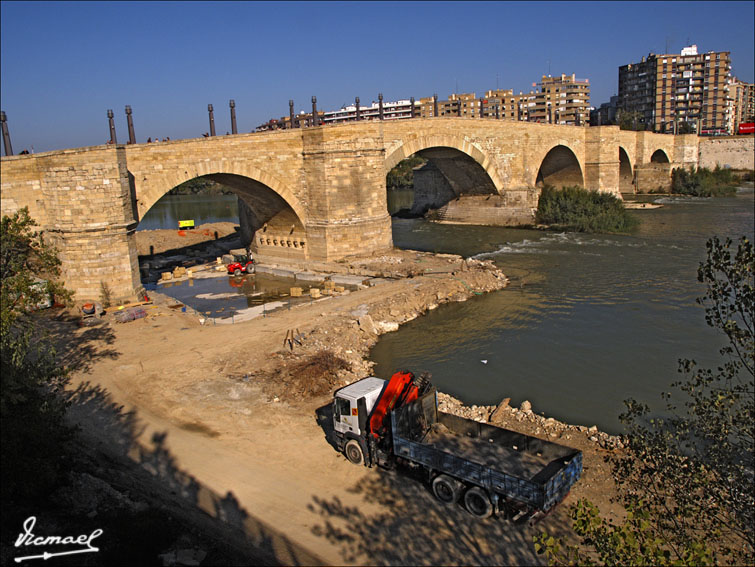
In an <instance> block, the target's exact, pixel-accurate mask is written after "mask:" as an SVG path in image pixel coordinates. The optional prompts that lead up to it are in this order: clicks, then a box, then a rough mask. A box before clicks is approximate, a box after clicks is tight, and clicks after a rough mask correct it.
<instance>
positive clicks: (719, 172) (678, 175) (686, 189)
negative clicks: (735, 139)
mask: <svg viewBox="0 0 755 567" xmlns="http://www.w3.org/2000/svg"><path fill="white" fill-rule="evenodd" d="M737 183H738V180H737V177H736V175H734V172H733V171H732V170H731V169H721V168H720V167H719V166H716V168H715V169H712V170H711V169H708V168H706V167H698V168H697V170H696V171H695V170H691V169H686V168H683V167H678V168H674V169H673V170H672V171H671V192H672V193H679V194H681V195H693V196H695V197H725V196H728V195H733V194H734V193H735V192H736V190H737V189H736V188H737Z"/></svg>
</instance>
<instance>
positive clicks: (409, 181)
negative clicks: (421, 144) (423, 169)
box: [385, 156, 427, 189]
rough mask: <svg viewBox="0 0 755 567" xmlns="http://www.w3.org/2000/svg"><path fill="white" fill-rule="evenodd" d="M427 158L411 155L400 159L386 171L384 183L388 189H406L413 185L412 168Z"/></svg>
mask: <svg viewBox="0 0 755 567" xmlns="http://www.w3.org/2000/svg"><path fill="white" fill-rule="evenodd" d="M426 161H427V160H425V159H423V158H421V157H419V156H412V157H408V158H406V159H404V160H401V161H400V162H399V163H398V165H396V167H394V168H393V169H391V170H390V171H389V172H388V175H387V176H386V179H385V185H386V186H387V187H388V188H389V189H407V188H410V187H414V168H415V167H417V166H418V165H422V164H423V163H425V162H426Z"/></svg>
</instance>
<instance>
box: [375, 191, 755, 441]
mask: <svg viewBox="0 0 755 567" xmlns="http://www.w3.org/2000/svg"><path fill="white" fill-rule="evenodd" d="M660 201H661V202H662V203H663V204H664V207H663V208H660V209H653V210H642V211H636V212H634V213H633V214H636V215H637V216H639V217H640V219H641V220H642V225H641V227H640V229H639V231H638V232H637V233H636V234H633V235H631V236H618V235H585V234H578V233H552V232H540V231H531V230H515V229H505V228H494V227H470V226H458V225H439V224H434V223H428V222H426V221H423V220H402V219H397V220H394V224H393V237H394V243H395V244H396V245H397V246H399V247H402V248H412V249H418V250H428V251H435V252H450V253H456V254H462V255H464V256H467V257H470V256H471V257H475V258H490V259H492V260H494V261H495V262H496V264H497V265H498V266H500V267H501V269H502V270H503V271H504V273H506V274H507V275H508V276H509V277H510V279H511V284H510V286H509V287H508V288H507V289H505V290H503V291H501V292H497V293H492V294H486V295H484V296H476V297H474V298H473V299H471V300H469V301H467V302H464V303H458V304H453V305H445V306H441V307H440V308H438V309H436V310H435V311H432V312H430V313H429V314H427V315H426V316H425V317H421V318H419V319H417V320H415V321H412V322H410V323H408V324H407V325H404V326H402V327H401V328H400V329H399V330H398V331H397V332H394V333H389V334H387V335H384V336H383V337H381V339H380V341H379V342H378V344H377V345H376V347H375V348H374V349H373V351H372V355H371V356H372V359H373V360H374V361H375V362H376V363H377V365H376V369H375V370H376V374H377V375H378V376H381V377H384V378H387V377H389V376H390V375H391V374H392V372H393V371H394V370H395V369H397V368H409V369H412V370H415V371H422V370H429V371H430V372H432V374H433V381H434V383H435V384H436V385H437V386H438V387H439V388H440V389H441V390H443V391H445V392H448V393H450V394H452V395H455V396H457V397H459V398H461V399H463V400H464V401H466V402H467V403H474V404H495V403H498V402H499V401H500V400H501V399H502V398H503V397H511V398H512V402H513V403H515V404H519V403H521V402H522V401H523V400H525V399H528V400H530V401H531V402H532V404H533V408H534V410H535V411H537V412H543V413H545V414H547V415H550V416H553V417H556V418H558V419H562V420H565V421H567V422H570V423H579V424H585V425H593V424H596V425H598V426H599V427H601V428H602V429H604V430H606V431H611V432H618V431H619V430H620V427H621V426H620V423H619V421H618V415H619V414H620V413H621V412H622V411H623V409H624V405H623V400H624V399H626V398H628V397H635V398H637V399H641V400H643V401H645V402H648V403H650V404H651V406H654V407H656V408H659V409H660V408H661V401H660V392H661V391H663V390H666V389H667V388H668V385H669V384H670V383H671V382H672V381H674V380H677V379H678V378H679V376H680V375H679V374H678V373H677V367H678V364H677V360H678V359H679V358H695V359H696V360H698V362H700V363H702V364H705V365H709V366H713V365H715V364H716V363H717V350H718V348H720V347H721V346H722V344H723V343H722V340H721V338H720V336H719V335H718V334H717V333H716V332H714V331H713V330H711V329H709V328H708V327H707V326H706V324H705V319H704V312H703V309H702V307H700V306H699V305H697V304H696V302H695V298H696V297H699V296H701V295H702V294H703V293H704V288H703V286H702V284H700V283H698V282H697V267H698V265H699V263H700V262H701V261H702V260H704V258H705V241H706V240H707V239H708V238H709V237H711V236H713V235H718V236H720V237H726V236H730V237H732V238H738V237H740V236H743V235H747V236H749V237H750V238H751V239H752V237H753V191H752V189H747V190H742V191H740V192H739V193H738V194H737V196H736V197H732V198H726V199H691V198H662V199H660ZM460 277H463V275H461V274H460ZM483 360H484V361H487V363H483V362H481V361H483Z"/></svg>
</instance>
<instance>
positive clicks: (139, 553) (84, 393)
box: [17, 382, 323, 565]
mask: <svg viewBox="0 0 755 567" xmlns="http://www.w3.org/2000/svg"><path fill="white" fill-rule="evenodd" d="M66 396H67V402H68V403H69V404H70V406H69V411H68V416H67V417H68V419H69V420H70V421H71V422H72V423H74V424H77V425H80V426H81V427H80V431H79V435H78V436H77V439H78V441H77V443H78V445H79V446H80V450H81V452H82V455H81V456H80V459H79V462H78V464H77V465H75V466H74V470H73V471H72V475H71V477H72V478H73V477H76V478H77V479H81V478H85V480H86V481H87V482H88V483H89V485H90V486H89V489H88V493H87V495H86V496H87V497H86V498H80V497H79V491H80V488H76V489H75V490H73V491H72V490H71V487H64V489H63V491H64V493H65V491H66V490H67V491H69V495H68V496H67V497H64V498H63V501H67V502H71V503H72V506H73V507H74V508H77V510H70V511H68V512H71V513H73V512H74V511H76V512H77V513H78V517H77V518H76V519H74V520H72V521H73V524H71V523H70V521H69V520H68V519H66V518H65V517H64V518H63V521H64V522H65V523H64V525H66V527H67V529H68V528H70V526H71V525H77V524H78V525H83V527H82V529H85V531H87V532H91V531H92V530H93V529H94V528H101V529H103V530H104V533H103V536H102V537H101V538H100V540H99V542H98V543H99V547H100V552H98V553H97V554H91V556H90V557H78V558H77V561H78V562H79V563H75V564H84V565H100V564H102V565H105V564H126V563H132V562H133V564H139V563H144V562H145V561H146V562H147V563H150V564H152V563H155V564H159V563H160V558H159V557H158V555H159V554H164V553H166V552H171V551H173V552H175V551H176V550H179V549H182V548H187V547H189V548H199V549H202V550H204V551H205V552H206V553H207V556H206V558H205V560H204V561H202V564H204V565H216V564H217V565H224V564H229V565H230V564H234V565H242V564H247V565H248V564H253V565H300V564H310V565H311V564H322V563H323V562H322V561H321V560H319V559H318V558H317V557H315V556H313V555H312V554H310V553H308V552H307V551H306V550H304V549H302V548H300V547H299V546H298V545H297V544H296V543H295V542H293V541H291V540H289V539H288V538H287V537H285V536H284V535H282V534H281V533H279V532H277V531H276V530H274V529H273V528H271V527H270V526H268V525H266V524H265V523H264V522H262V521H260V520H258V519H257V518H255V517H254V516H253V515H252V514H250V513H249V512H248V511H247V510H246V509H244V508H243V507H242V506H241V505H240V503H239V501H238V499H237V498H236V496H235V495H234V494H233V493H232V492H230V491H229V492H227V493H226V494H225V495H221V494H217V493H215V492H213V491H212V490H210V489H209V488H207V487H206V486H204V485H203V484H202V483H200V482H199V481H198V480H197V479H196V478H195V477H194V476H192V475H191V474H190V473H189V472H187V471H185V470H182V469H181V468H180V467H179V466H178V464H177V460H176V458H175V456H174V455H173V454H172V453H171V451H170V449H169V443H168V434H167V433H166V432H162V433H154V434H153V435H152V437H151V440H150V442H149V443H143V442H142V443H141V444H140V443H139V441H138V439H139V437H140V436H141V435H142V434H143V433H144V431H145V429H144V425H142V424H141V423H140V419H139V417H138V413H137V412H135V411H126V410H125V409H124V407H123V406H122V405H119V404H117V403H115V402H114V401H113V400H112V397H111V396H110V394H109V392H108V391H107V390H105V389H104V388H102V387H101V386H99V385H93V384H90V383H88V382H86V383H82V384H80V385H79V386H78V387H77V388H76V389H75V390H71V391H68V392H67V393H66ZM93 476H94V477H96V478H95V481H94V482H93V481H92V480H91V479H92V477H93ZM100 481H104V482H106V483H107V484H108V485H109V486H110V487H112V488H113V489H115V491H117V492H118V493H120V494H121V496H118V497H116V498H113V497H112V496H109V495H110V494H112V491H111V490H110V489H107V490H104V492H103V491H102V490H100V491H99V493H97V490H96V487H98V486H102V482H100ZM78 484H79V485H80V484H81V483H80V482H79V483H78ZM92 487H94V489H93V488H92ZM90 493H92V494H90ZM60 501H61V499H60V498H58V502H60ZM83 501H86V502H87V504H86V506H89V507H90V508H91V509H88V508H86V506H84V505H81V504H80V503H81V502H83ZM124 501H125V502H126V504H127V505H124ZM129 502H130V504H129ZM135 502H138V503H141V504H140V505H138V506H137V505H135V504H134V503H135ZM145 503H146V504H145ZM82 506H83V507H82ZM19 513H20V511H19ZM51 514H54V515H55V516H56V517H58V518H60V517H61V513H60V512H59V511H58V512H54V513H51ZM41 517H43V514H40V518H41ZM20 522H23V517H19V518H18V520H17V523H18V525H19V526H20V525H21V523H20ZM82 522H83V524H82ZM93 526H94V527H93ZM82 533H84V532H82ZM82 561H83V563H82ZM63 564H66V563H65V562H64V563H63Z"/></svg>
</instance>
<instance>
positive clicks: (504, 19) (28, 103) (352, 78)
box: [0, 1, 755, 153]
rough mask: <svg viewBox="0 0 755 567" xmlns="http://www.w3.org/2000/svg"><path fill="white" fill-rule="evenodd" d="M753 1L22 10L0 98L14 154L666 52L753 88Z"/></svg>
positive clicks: (2, 37) (473, 88)
mask: <svg viewBox="0 0 755 567" xmlns="http://www.w3.org/2000/svg"><path fill="white" fill-rule="evenodd" d="M754 6H755V2H752V1H748V2H437V1H436V2H274V3H267V2H228V3H224V2H164V3H160V2H145V3H141V2H129V3H121V2H81V3H75V2H15V1H3V2H2V4H1V5H0V12H1V14H0V15H1V19H0V22H1V25H2V33H1V34H0V44H1V49H0V57H1V58H2V68H1V72H2V74H1V75H0V95H1V99H0V100H1V101H2V110H4V111H5V112H6V113H7V115H8V125H9V128H10V133H11V139H12V142H13V149H14V151H15V152H16V153H18V152H20V151H21V150H23V149H30V150H31V147H32V146H33V148H34V151H35V152H41V151H47V150H53V149H60V148H67V147H79V146H88V145H97V144H102V143H104V142H105V141H106V140H107V139H108V138H109V133H108V127H107V117H106V112H107V109H109V108H112V109H113V110H114V112H115V117H116V129H117V132H118V141H119V142H121V143H124V142H125V141H126V140H127V139H128V132H127V128H126V117H125V113H124V107H125V105H127V104H129V105H131V106H132V108H133V110H134V124H135V130H136V136H137V140H138V141H139V142H144V141H146V139H147V137H148V136H149V137H153V138H154V137H160V138H163V137H166V136H170V138H171V139H180V138H190V137H198V136H201V135H202V134H203V133H204V132H206V131H208V130H209V126H208V117H207V104H208V103H212V104H213V105H214V107H215V124H216V130H217V133H218V134H225V132H226V131H229V130H230V129H231V126H230V115H229V109H228V101H229V99H234V100H235V101H236V115H237V120H238V127H239V132H249V131H252V130H253V129H254V128H255V127H256V126H258V125H259V124H261V123H263V122H265V121H267V120H268V119H269V118H273V117H281V116H284V115H287V114H288V100H289V99H294V101H295V103H296V107H295V109H296V111H297V112H298V111H300V110H309V109H311V102H310V100H311V97H312V95H316V96H317V101H318V108H319V109H320V110H333V109H336V108H340V106H341V105H342V104H344V103H352V102H353V101H354V97H355V96H359V97H360V99H361V101H362V103H366V104H369V103H370V102H371V101H373V100H377V94H378V92H382V93H383V95H384V98H385V100H397V99H401V98H409V97H410V96H414V97H415V98H419V97H422V96H430V95H432V94H433V93H438V95H439V96H440V97H441V98H445V97H447V96H448V95H449V94H451V93H452V92H454V91H455V90H456V89H457V85H458V91H459V92H476V93H477V95H478V96H480V95H482V94H483V93H484V92H485V90H487V89H490V88H496V85H498V86H499V87H500V88H512V89H514V90H515V91H517V92H518V91H524V92H527V91H529V90H530V89H531V85H532V83H533V82H536V81H539V80H540V78H541V76H542V75H543V74H547V73H548V72H549V70H550V73H551V74H553V75H557V74H561V73H566V74H572V73H575V74H576V75H577V77H578V78H587V79H589V80H590V83H591V88H592V100H591V104H592V105H593V106H598V105H599V104H600V103H602V102H607V101H608V99H609V97H610V96H611V95H613V94H616V93H617V90H618V67H619V66H620V65H625V64H627V63H632V62H636V61H639V60H640V58H641V57H642V56H644V55H647V54H648V53H649V52H655V53H662V52H664V51H665V50H666V47H667V46H668V48H669V51H670V52H671V53H678V52H679V51H680V50H681V48H682V47H684V46H685V45H687V44H688V42H689V43H691V44H697V46H698V50H700V51H731V56H732V62H733V73H734V75H736V76H737V77H739V78H740V79H742V80H744V81H747V82H753V66H754V65H755V64H754V63H753V44H755V38H754V37H753V36H754V34H753V29H754V26H753V21H754V20H755V11H754V9H753V8H754Z"/></svg>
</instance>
